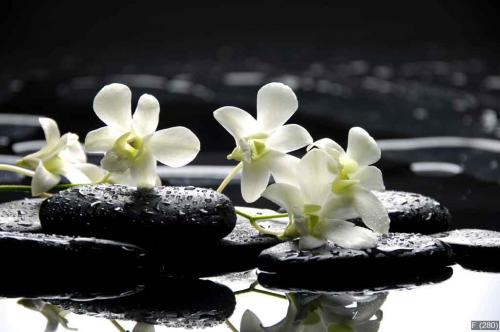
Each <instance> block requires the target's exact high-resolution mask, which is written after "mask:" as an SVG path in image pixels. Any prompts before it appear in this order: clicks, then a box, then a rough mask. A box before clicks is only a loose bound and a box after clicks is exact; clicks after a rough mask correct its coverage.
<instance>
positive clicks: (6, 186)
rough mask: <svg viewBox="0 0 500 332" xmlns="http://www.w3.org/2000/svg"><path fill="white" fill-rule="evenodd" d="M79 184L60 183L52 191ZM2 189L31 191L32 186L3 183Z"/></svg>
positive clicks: (0, 187)
mask: <svg viewBox="0 0 500 332" xmlns="http://www.w3.org/2000/svg"><path fill="white" fill-rule="evenodd" d="M79 185H80V184H59V185H57V186H55V187H54V188H52V191H58V190H63V189H68V188H71V187H75V186H79ZM0 191H28V192H31V186H28V185H12V184H2V185H0Z"/></svg>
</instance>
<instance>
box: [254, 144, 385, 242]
mask: <svg viewBox="0 0 500 332" xmlns="http://www.w3.org/2000/svg"><path fill="white" fill-rule="evenodd" d="M328 163H329V157H328V155H327V154H326V153H325V152H323V151H322V150H319V149H314V150H311V151H309V152H308V153H307V154H306V155H305V156H304V157H303V158H302V159H301V160H300V161H299V162H298V165H297V168H296V172H297V174H299V175H300V176H297V177H296V183H295V184H290V183H275V184H272V185H270V186H269V187H268V188H267V189H266V190H265V191H264V194H263V196H264V197H265V198H267V199H269V200H271V201H273V202H274V203H276V204H278V205H280V206H281V207H283V208H286V209H287V211H288V213H289V216H290V223H289V225H288V227H287V229H286V231H285V233H284V236H286V237H292V238H293V237H300V240H299V246H300V248H301V249H312V248H316V247H320V246H322V245H323V244H325V242H326V241H327V240H330V241H331V242H333V243H335V244H338V245H340V246H343V247H348V248H356V249H359V248H367V247H372V246H374V245H375V243H376V240H377V236H376V234H375V233H373V232H372V231H370V230H369V229H366V228H362V227H358V226H355V225H354V224H352V223H350V222H347V221H345V220H346V219H347V218H349V217H352V211H351V210H350V209H349V208H347V209H346V206H348V204H347V203H346V201H345V198H344V197H342V196H338V195H332V194H331V183H332V181H333V180H334V178H335V175H334V174H333V173H332V172H330V170H329V169H328V167H326V165H328Z"/></svg>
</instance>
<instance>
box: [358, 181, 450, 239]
mask: <svg viewBox="0 0 500 332" xmlns="http://www.w3.org/2000/svg"><path fill="white" fill-rule="evenodd" d="M375 195H376V196H377V197H378V198H379V199H380V201H381V202H382V204H383V205H384V206H385V207H386V209H387V212H388V213H389V217H390V219H391V225H390V232H400V233H421V234H433V233H437V232H444V231H447V230H448V229H449V225H450V220H451V215H450V212H449V211H448V209H447V208H446V207H444V206H443V205H441V204H440V203H439V202H437V201H436V200H434V199H432V198H430V197H427V196H423V195H420V194H415V193H407V192H403V191H392V190H387V191H384V192H375ZM354 223H355V224H357V225H359V226H362V225H363V223H362V222H361V220H359V219H357V220H354Z"/></svg>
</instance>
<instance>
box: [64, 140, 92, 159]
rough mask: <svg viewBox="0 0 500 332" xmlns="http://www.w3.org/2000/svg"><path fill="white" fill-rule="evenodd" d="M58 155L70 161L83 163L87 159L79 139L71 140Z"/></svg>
mask: <svg viewBox="0 0 500 332" xmlns="http://www.w3.org/2000/svg"><path fill="white" fill-rule="evenodd" d="M58 156H59V157H60V158H61V159H63V160H67V161H68V162H70V163H84V162H86V161H87V155H86V154H85V151H84V150H83V146H82V144H80V142H79V141H73V142H72V143H71V144H68V146H66V148H65V149H64V150H62V151H61V152H60V153H59V155H58Z"/></svg>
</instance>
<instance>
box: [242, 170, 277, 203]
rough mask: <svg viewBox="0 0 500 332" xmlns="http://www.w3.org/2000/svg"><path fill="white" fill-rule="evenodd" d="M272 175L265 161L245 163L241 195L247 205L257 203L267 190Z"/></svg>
mask: <svg viewBox="0 0 500 332" xmlns="http://www.w3.org/2000/svg"><path fill="white" fill-rule="evenodd" d="M270 176H271V173H270V171H269V168H268V167H267V164H266V163H265V162H263V161H254V162H251V163H246V162H244V165H243V171H242V176H241V195H242V196H243V199H244V200H245V202H247V203H252V202H255V201H256V200H257V199H259V198H260V196H261V195H262V193H263V192H264V190H265V189H266V187H267V185H268V183H269V178H270Z"/></svg>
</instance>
